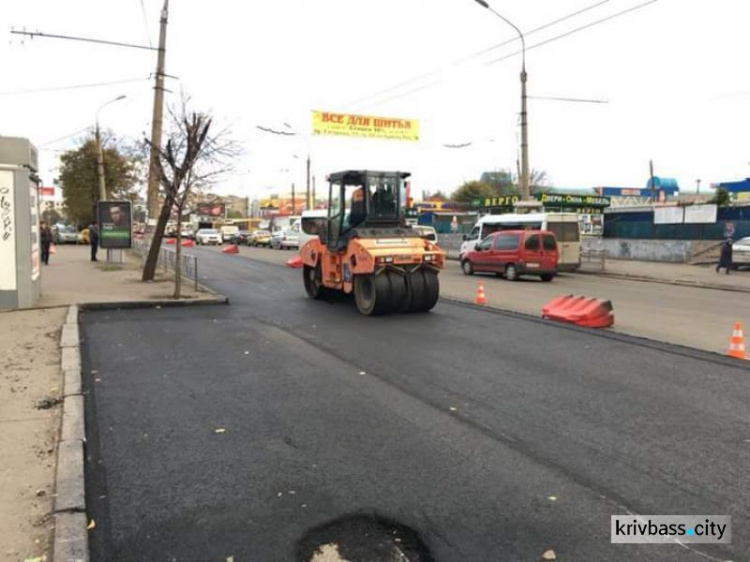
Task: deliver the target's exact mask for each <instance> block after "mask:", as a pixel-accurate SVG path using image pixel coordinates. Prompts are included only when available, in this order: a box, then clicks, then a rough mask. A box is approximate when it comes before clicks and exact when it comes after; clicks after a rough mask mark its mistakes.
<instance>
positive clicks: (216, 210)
mask: <svg viewBox="0 0 750 562" xmlns="http://www.w3.org/2000/svg"><path fill="white" fill-rule="evenodd" d="M195 211H196V213H197V214H198V215H200V216H202V217H213V218H217V219H223V218H224V215H225V213H226V207H225V205H224V203H198V204H197V205H196V207H195Z"/></svg>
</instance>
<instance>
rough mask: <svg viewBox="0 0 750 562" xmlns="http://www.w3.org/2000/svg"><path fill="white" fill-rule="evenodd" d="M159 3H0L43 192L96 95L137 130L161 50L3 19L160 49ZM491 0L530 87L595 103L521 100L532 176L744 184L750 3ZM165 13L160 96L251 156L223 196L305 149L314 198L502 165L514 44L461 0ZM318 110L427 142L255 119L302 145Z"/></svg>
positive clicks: (431, 181) (510, 158) (306, 2)
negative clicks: (339, 188)
mask: <svg viewBox="0 0 750 562" xmlns="http://www.w3.org/2000/svg"><path fill="white" fill-rule="evenodd" d="M162 2H163V0H107V1H106V2H103V1H101V0H67V1H65V2H61V1H60V0H2V5H3V9H2V12H1V13H2V19H3V23H4V24H5V25H4V26H3V27H4V33H6V36H5V38H4V40H3V41H2V42H1V43H2V44H1V45H0V62H1V63H2V69H3V79H2V80H1V81H0V135H4V136H21V137H28V138H29V139H31V141H32V142H33V143H35V144H36V145H37V146H38V147H39V148H40V149H42V151H41V153H40V156H41V158H40V160H41V162H40V164H41V166H40V167H41V176H42V179H43V180H44V182H45V184H50V183H51V181H52V178H53V177H55V175H56V171H55V167H56V166H57V159H56V156H57V155H58V154H59V152H55V151H60V150H68V149H70V148H73V147H75V146H77V144H78V143H80V142H81V139H82V138H83V136H82V135H83V134H84V133H81V134H78V135H75V134H74V133H77V132H79V131H82V130H85V129H87V128H89V129H90V128H91V127H93V124H94V122H95V116H96V112H97V108H99V107H100V106H101V105H102V104H103V103H105V102H107V101H108V100H111V99H113V98H115V97H117V96H119V95H126V96H127V98H126V99H125V100H123V101H119V102H117V103H114V104H112V105H110V106H107V107H106V108H104V109H103V110H102V111H101V113H100V122H101V126H102V127H103V128H107V129H111V130H112V131H113V132H114V133H115V134H116V135H119V136H124V137H130V138H133V139H136V138H139V137H142V135H143V134H144V132H150V121H151V111H152V103H153V102H152V92H153V89H152V87H153V82H152V81H150V79H149V76H150V74H151V73H153V72H154V70H155V64H156V62H155V61H156V58H155V54H154V53H153V52H151V51H148V50H137V49H127V48H119V47H109V46H102V45H94V44H91V43H82V42H74V41H65V40H56V39H46V38H36V39H33V40H30V39H24V38H23V37H21V36H18V35H13V34H11V33H10V30H11V28H14V29H16V30H23V29H25V30H27V31H42V32H44V33H48V34H65V35H76V36H84V37H91V38H101V39H107V40H111V41H121V42H127V43H135V44H139V45H149V44H150V43H151V44H153V45H156V44H157V42H158V26H159V12H160V10H161V6H162ZM489 2H490V4H491V5H492V6H493V8H495V9H496V10H497V11H498V12H500V13H501V14H503V15H504V16H505V17H507V18H508V19H510V20H511V21H513V22H514V23H515V24H516V25H517V26H518V27H519V28H520V29H521V30H522V31H523V32H524V33H525V34H526V43H527V71H528V93H529V96H532V97H555V98H579V99H589V100H600V101H607V102H608V103H580V102H565V101H555V100H546V99H530V100H529V146H530V165H531V167H532V168H534V169H540V170H544V171H546V172H547V174H548V176H549V178H550V179H551V181H552V183H553V184H554V185H555V186H557V187H576V188H581V187H593V186H602V185H604V186H622V187H643V186H645V184H646V180H647V177H648V162H649V159H652V160H653V161H654V167H655V173H656V174H657V175H662V176H666V177H675V178H677V179H678V182H679V184H680V187H681V189H682V190H683V191H687V192H690V191H694V190H695V188H696V180H697V179H701V186H702V187H708V185H709V184H710V183H714V182H719V181H727V180H734V179H741V178H745V177H748V176H750V34H748V32H747V25H748V22H750V2H748V1H747V0H713V1H710V2H709V1H708V0H656V1H652V2H650V3H647V0H609V1H603V2H602V1H601V0H503V1H501V0H489ZM643 4H646V5H644V6H643V7H640V8H637V9H634V10H633V11H631V12H629V13H627V14H624V15H621V16H618V17H614V18H613V19H610V20H609V21H605V22H602V23H598V24H594V25H592V26H591V27H589V28H587V29H583V30H580V31H576V29H578V28H581V27H583V26H586V25H588V24H592V23H594V22H597V21H598V20H602V19H604V18H607V17H609V16H613V15H615V14H617V13H619V12H623V11H625V10H628V9H629V8H635V7H638V6H641V5H643ZM592 6H594V7H593V8H592V9H589V10H586V8H589V7H592ZM581 10H585V11H583V13H581V14H579V15H578V16H575V17H571V18H569V19H565V20H564V21H562V22H560V23H557V24H554V25H550V26H549V27H546V28H545V29H542V30H540V31H534V30H535V29H537V28H539V27H542V26H545V25H546V24H549V23H551V22H554V21H556V20H559V19H561V18H565V17H566V16H568V15H570V14H573V13H575V12H578V11H581ZM169 15H170V17H169V28H168V34H167V64H166V67H167V74H170V75H172V76H175V77H177V79H174V80H168V84H167V86H168V88H169V89H170V90H172V92H174V93H173V94H170V95H168V97H167V101H168V102H170V103H173V102H175V101H177V100H178V98H179V93H180V91H183V92H185V94H187V95H189V96H190V97H191V98H192V107H193V108H194V109H196V110H208V111H211V112H212V113H213V114H214V116H215V117H216V118H217V120H218V121H220V122H221V123H222V124H224V125H228V126H229V127H230V128H231V129H232V130H233V134H234V137H235V138H236V139H237V140H238V141H240V142H241V143H242V145H243V146H244V149H245V155H244V156H243V157H242V159H241V161H239V162H238V163H237V170H238V173H237V175H236V176H235V177H233V178H231V179H229V180H228V181H226V182H225V183H223V184H222V185H221V186H217V191H219V192H220V193H225V194H228V193H233V194H237V195H241V196H250V197H254V196H263V195H267V194H269V193H271V192H272V191H283V190H284V188H285V187H286V188H287V189H288V186H289V185H290V184H291V183H292V182H294V183H295V184H296V185H297V188H298V189H302V188H303V186H304V183H305V180H304V158H305V156H306V153H307V150H308V146H309V147H310V149H311V152H312V162H313V171H314V174H315V176H316V177H317V179H318V193H319V194H320V193H321V190H323V189H325V188H323V185H322V184H323V183H324V179H323V178H324V176H325V174H327V173H329V172H332V171H337V170H342V169H348V168H371V169H385V170H388V169H399V170H407V171H410V172H412V174H413V178H412V180H413V185H414V186H415V188H416V190H417V194H418V193H419V190H426V191H434V190H437V189H441V190H445V191H448V192H450V191H452V190H453V189H455V188H456V187H458V186H459V185H460V184H461V183H463V182H464V181H467V180H473V179H478V178H479V176H480V174H481V173H482V172H483V171H492V170H497V169H501V168H510V169H513V170H515V167H516V159H517V158H518V152H519V148H518V146H519V139H520V127H519V111H520V83H519V71H520V66H521V58H520V56H519V55H514V53H516V52H517V51H518V50H519V47H520V43H519V42H518V41H511V40H513V39H514V38H516V37H517V35H516V34H515V32H514V31H513V29H512V28H510V27H509V26H508V25H507V24H505V23H504V22H503V21H502V20H500V19H499V18H497V17H496V16H495V15H494V14H492V13H491V12H490V11H488V10H486V9H484V8H482V7H481V6H480V5H479V4H477V3H476V2H474V1H472V0H215V1H213V2H205V1H198V0H172V1H171V5H170V14H169ZM570 32H573V33H571V34H570V35H567V36H565V37H561V38H559V39H556V38H557V37H559V36H562V35H565V34H567V33H570ZM509 41H510V42H509ZM545 41H549V42H548V43H547V44H545V45H541V46H539V47H536V48H534V45H537V44H538V43H541V42H545ZM506 42H507V44H505V45H501V44H503V43H506ZM497 45H501V46H500V47H498V48H495V49H492V50H489V51H488V49H490V48H492V47H495V46H497ZM509 55H510V56H509ZM497 59H504V60H500V61H499V62H493V61H497ZM115 82H116V83H115ZM102 83H106V85H101V86H96V87H80V88H75V89H55V88H61V87H69V86H87V85H92V84H102ZM113 83H115V84H113ZM20 92H25V93H20ZM316 109H318V110H327V111H341V112H351V113H359V114H365V115H382V116H387V117H402V118H410V119H418V120H419V121H420V126H421V140H420V141H419V142H418V143H409V142H403V141H380V140H364V139H355V138H352V139H345V138H330V137H314V138H309V140H306V139H305V137H304V136H299V137H278V136H274V135H270V134H268V133H263V132H262V131H260V130H258V129H257V128H256V125H261V126H264V127H270V128H275V129H282V128H283V123H285V122H286V123H288V124H290V125H291V126H292V127H294V128H295V129H296V130H298V131H299V132H300V133H302V134H303V135H309V134H310V132H311V111H312V110H316ZM63 137H64V138H63ZM58 139H62V140H58ZM53 141H56V142H53ZM466 143H470V144H469V146H467V147H465V148H460V149H458V148H453V149H451V148H446V147H445V146H444V145H445V144H453V145H456V144H466ZM295 155H296V156H297V158H295Z"/></svg>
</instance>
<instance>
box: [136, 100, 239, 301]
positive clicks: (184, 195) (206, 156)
mask: <svg viewBox="0 0 750 562" xmlns="http://www.w3.org/2000/svg"><path fill="white" fill-rule="evenodd" d="M170 116H171V130H170V132H169V133H168V135H167V142H166V145H165V146H164V147H163V148H161V147H159V159H158V160H157V169H158V173H159V183H160V186H161V188H162V191H163V195H164V204H163V206H162V209H161V213H160V215H159V222H158V223H157V225H156V229H155V231H154V237H153V239H152V241H151V248H150V249H149V254H148V258H147V259H146V264H145V266H144V268H143V276H142V280H143V281H151V280H153V278H154V274H155V272H156V265H157V262H158V259H159V250H160V249H161V243H162V239H163V237H164V230H165V228H166V226H167V222H168V221H169V217H170V215H171V213H172V212H173V211H175V212H176V213H177V241H176V242H177V243H176V246H175V258H176V259H175V261H176V264H175V290H174V298H176V299H179V298H180V291H181V285H182V217H183V214H184V210H185V204H186V203H187V201H188V199H189V198H190V196H191V194H192V193H193V192H194V191H195V190H196V189H202V188H205V187H207V186H209V185H211V184H212V183H214V182H216V181H218V179H219V178H220V177H221V176H222V175H224V174H226V173H228V172H230V171H231V170H232V159H233V158H234V157H235V156H237V155H238V154H239V150H238V149H237V145H236V143H235V142H234V141H232V140H230V139H229V132H228V130H226V129H224V130H222V131H220V132H218V133H215V134H214V133H213V131H212V125H213V118H212V117H211V116H210V115H209V114H207V113H197V112H190V111H188V109H187V101H186V100H183V101H182V108H181V111H180V113H179V114H177V113H176V112H174V111H170Z"/></svg>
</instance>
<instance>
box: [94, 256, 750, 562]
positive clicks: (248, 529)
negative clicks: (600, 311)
mask: <svg viewBox="0 0 750 562" xmlns="http://www.w3.org/2000/svg"><path fill="white" fill-rule="evenodd" d="M201 269H202V271H203V272H204V274H205V275H206V276H207V277H208V278H209V279H208V281H207V282H208V283H209V285H210V286H212V287H213V288H214V289H216V290H218V291H220V292H222V293H223V294H226V295H227V296H229V297H230V299H231V303H232V304H231V305H229V306H211V307H206V306H204V307H194V308H162V309H151V310H122V311H101V312H86V313H84V314H83V315H82V320H81V322H82V327H81V328H82V336H83V339H84V343H83V349H82V352H83V361H84V373H85V377H84V380H85V385H86V387H87V390H88V395H87V435H88V439H89V442H88V450H87V463H86V467H87V496H88V497H87V500H88V506H89V516H90V517H92V518H94V519H95V521H96V528H95V529H93V530H92V531H91V533H90V539H91V549H92V559H93V560H127V561H131V560H132V561H136V560H137V561H142V560H149V561H155V560H169V561H184V560H191V561H192V560H195V561H212V560H215V561H220V562H224V561H226V560H227V559H228V558H229V557H233V560H234V561H235V562H242V561H263V562H265V561H287V560H290V561H291V560H310V559H311V558H312V556H313V552H315V551H316V550H318V551H319V552H329V553H330V552H331V551H338V552H339V554H340V556H341V558H342V559H345V560H350V561H353V562H354V561H370V560H373V561H376V560H377V561H381V560H413V561H416V560H420V561H427V560H436V561H471V562H474V561H480V562H481V561H506V560H508V561H515V560H519V561H521V560H523V561H533V560H542V556H543V554H544V553H545V552H548V551H549V550H552V551H554V553H555V555H556V560H558V561H604V560H606V561H619V560H622V561H633V560H639V561H640V560H667V561H680V562H685V561H696V562H705V561H706V560H709V561H710V560H722V561H725V560H732V561H734V562H738V561H741V560H750V555H749V554H748V553H750V532H748V523H749V522H750V518H749V517H748V513H750V486H748V482H750V479H748V467H749V466H750V408H749V407H748V404H750V370H748V369H747V368H746V367H744V366H742V365H737V364H734V363H731V362H729V361H728V360H725V359H723V358H720V357H716V356H713V355H708V354H702V353H701V352H691V351H689V350H686V349H684V348H672V347H669V346H665V345H657V344H652V343H649V344H648V345H642V342H641V341H640V340H636V339H632V338H629V337H628V336H622V335H617V334H611V333H610V334H604V335H603V334H601V333H599V332H592V331H583V330H579V329H574V328H569V327H562V326H559V325H555V324H548V323H544V322H542V321H540V320H536V319H532V318H527V317H522V316H520V315H517V314H505V313H498V312H492V311H488V310H482V309H477V308H473V307H470V306H464V305H459V304H451V303H447V302H441V303H439V304H438V306H437V307H436V308H435V310H434V311H433V312H431V313H426V314H413V315H393V316H385V317H376V318H366V317H363V316H361V315H359V313H358V312H357V311H356V309H355V307H354V304H353V302H351V300H350V299H336V300H333V301H332V302H329V303H325V302H318V301H311V300H308V299H307V298H306V297H305V296H304V292H303V289H302V283H301V274H300V272H299V270H291V269H287V268H284V267H280V266H278V265H273V264H268V263H262V262H258V261H254V260H246V259H242V258H238V257H237V256H225V255H221V254H218V253H215V252H210V251H201ZM615 514H643V515H646V514H648V515H659V514H698V515H731V516H732V517H733V525H732V544H731V545H723V546H716V545H680V544H678V543H676V542H675V543H674V544H671V545H613V544H611V543H610V516H611V515H615ZM326 545H327V546H326ZM319 549H320V550H319ZM548 556H549V554H548ZM328 559H334V560H335V559H337V558H335V557H334V558H328Z"/></svg>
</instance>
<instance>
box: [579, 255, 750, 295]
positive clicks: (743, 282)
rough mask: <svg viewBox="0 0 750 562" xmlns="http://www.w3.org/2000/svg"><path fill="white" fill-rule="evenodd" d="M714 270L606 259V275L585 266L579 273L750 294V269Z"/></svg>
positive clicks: (713, 268) (677, 264) (673, 264)
mask: <svg viewBox="0 0 750 562" xmlns="http://www.w3.org/2000/svg"><path fill="white" fill-rule="evenodd" d="M715 268H716V266H715V265H688V264H682V263H663V262H647V261H631V260H607V262H606V264H605V270H604V271H603V272H599V271H596V270H595V269H594V268H593V267H590V266H587V265H584V266H583V267H582V269H581V270H580V271H579V273H584V274H589V275H600V276H605V277H615V278H619V279H629V280H632V281H650V282H655V283H665V284H668V285H683V286H686V287H703V288H708V289H719V290H723V291H739V292H746V293H750V270H741V271H732V272H731V274H730V275H726V274H725V273H724V272H723V270H722V273H716V271H715Z"/></svg>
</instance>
